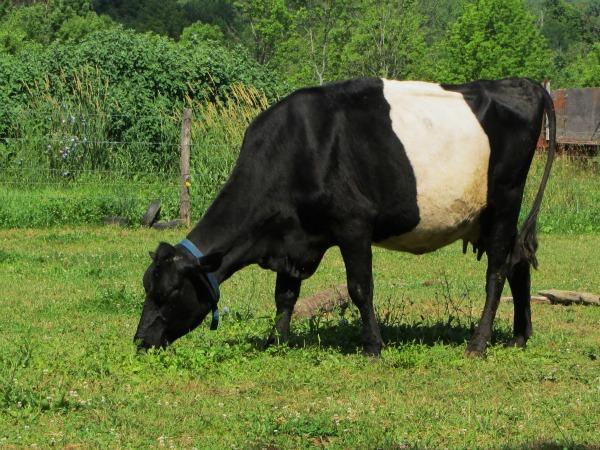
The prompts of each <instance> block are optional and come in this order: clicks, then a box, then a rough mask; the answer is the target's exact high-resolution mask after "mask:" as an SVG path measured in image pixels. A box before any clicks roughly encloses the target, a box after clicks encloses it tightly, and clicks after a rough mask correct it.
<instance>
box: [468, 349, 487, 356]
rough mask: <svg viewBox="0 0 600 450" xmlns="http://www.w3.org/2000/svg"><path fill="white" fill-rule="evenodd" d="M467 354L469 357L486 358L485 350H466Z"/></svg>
mask: <svg viewBox="0 0 600 450" xmlns="http://www.w3.org/2000/svg"><path fill="white" fill-rule="evenodd" d="M465 356H466V357H467V358H485V350H471V349H466V350H465Z"/></svg>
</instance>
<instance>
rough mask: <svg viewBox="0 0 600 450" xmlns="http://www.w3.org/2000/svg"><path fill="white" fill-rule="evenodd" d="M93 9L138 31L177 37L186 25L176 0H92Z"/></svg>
mask: <svg viewBox="0 0 600 450" xmlns="http://www.w3.org/2000/svg"><path fill="white" fill-rule="evenodd" d="M94 10H95V11H96V12H98V13H99V14H107V15H109V16H111V17H112V18H113V19H115V20H116V21H119V22H121V23H123V25H125V27H127V28H133V29H135V30H136V31H139V32H147V31H152V32H154V33H158V34H163V35H167V36H170V37H178V36H179V34H180V33H181V30H182V29H183V28H184V27H185V26H186V25H188V22H187V21H186V20H185V17H184V12H183V9H182V7H181V5H180V4H179V2H178V1H177V0H94Z"/></svg>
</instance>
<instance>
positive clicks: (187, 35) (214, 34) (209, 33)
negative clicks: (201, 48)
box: [179, 22, 226, 45]
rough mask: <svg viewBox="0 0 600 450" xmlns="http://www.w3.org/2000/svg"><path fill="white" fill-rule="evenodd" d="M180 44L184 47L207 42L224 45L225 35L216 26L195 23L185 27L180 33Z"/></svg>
mask: <svg viewBox="0 0 600 450" xmlns="http://www.w3.org/2000/svg"><path fill="white" fill-rule="evenodd" d="M179 40H180V42H181V43H182V44H186V45H195V44H199V43H204V42H207V41H213V42H218V43H220V44H221V45H225V43H226V40H225V35H224V34H223V32H222V31H221V29H220V28H219V27H218V26H217V25H211V24H208V23H202V22H196V23H193V24H192V25H190V26H189V27H186V28H184V29H183V31H182V32H181V37H180V39H179Z"/></svg>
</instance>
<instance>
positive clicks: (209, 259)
mask: <svg viewBox="0 0 600 450" xmlns="http://www.w3.org/2000/svg"><path fill="white" fill-rule="evenodd" d="M544 113H546V115H547V117H548V124H549V130H550V143H549V150H548V156H547V162H546V165H545V169H544V173H543V176H542V179H541V183H540V186H539V190H538V192H537V196H536V197H535V200H534V202H533V206H532V209H531V211H530V213H529V215H528V216H527V217H526V219H525V220H524V223H523V225H522V227H521V229H520V230H519V229H518V223H517V222H518V217H519V211H520V209H521V203H522V197H523V191H524V187H525V182H526V179H527V174H528V171H529V167H530V164H531V160H532V157H533V155H534V152H535V148H536V143H537V140H538V137H539V136H540V131H541V127H542V121H543V117H544ZM555 147H556V120H555V114H554V107H553V103H552V98H551V97H550V95H549V94H548V93H547V92H546V90H545V89H544V88H543V87H542V86H541V85H540V84H538V83H536V82H534V81H531V80H529V79H517V78H512V79H504V80H497V81H488V80H483V81H475V82H471V83H467V84H460V85H449V84H436V83H426V82H417V81H393V80H387V79H381V78H368V79H355V80H349V81H344V82H336V83H332V84H328V85H324V86H319V87H311V88H305V89H300V90H298V91H296V92H294V93H292V94H291V95H289V96H288V97H286V98H284V99H283V100H281V101H279V102H278V103H276V104H274V105H273V106H271V107H270V108H268V109H267V110H265V111H263V112H262V113H261V114H260V115H259V116H258V117H257V118H256V119H255V120H254V121H253V122H252V124H251V125H250V126H249V127H248V129H247V130H246V133H245V136H244V140H243V143H242V147H241V150H240V154H239V158H238V160H237V162H236V164H235V166H234V168H233V170H232V172H231V175H230V177H229V179H228V181H227V182H226V183H225V184H224V186H223V187H222V189H221V191H220V192H219V194H218V195H217V197H216V199H215V200H214V201H213V203H212V204H211V205H210V207H209V208H208V209H207V211H206V212H205V214H204V216H203V217H202V219H201V220H200V221H199V222H198V224H197V225H196V226H195V227H194V228H193V229H192V230H191V231H190V232H189V233H188V234H187V237H186V238H185V239H184V240H182V241H181V242H180V243H179V244H176V245H170V244H168V243H165V242H161V243H160V244H159V245H158V248H157V249H156V251H155V252H153V253H151V258H152V261H151V263H150V266H149V267H148V269H147V270H146V272H145V274H144V277H143V284H144V288H145V291H146V300H145V303H144V306H143V310H142V315H141V319H140V322H139V325H138V328H137V332H136V334H135V337H134V340H135V341H136V342H137V343H138V346H139V347H140V348H142V349H144V348H149V347H164V346H167V345H168V344H170V343H172V342H173V341H175V340H176V339H178V338H179V337H181V336H183V335H185V334H186V333H188V332H189V331H191V330H193V329H194V328H195V327H197V326H198V325H199V324H200V323H201V322H202V321H203V319H204V318H205V317H207V316H208V315H209V314H210V313H211V311H212V317H213V319H212V324H211V328H216V325H217V324H218V308H217V302H218V299H219V285H220V284H221V283H223V282H224V281H225V280H227V279H228V278H229V277H230V276H231V275H232V274H233V273H235V272H236V271H238V270H240V269H242V268H243V267H245V266H248V265H250V264H258V265H259V266H260V267H262V268H265V269H270V270H272V271H274V272H276V273H277V278H276V282H275V305H276V315H275V325H274V328H273V331H272V332H271V334H270V336H269V338H268V342H274V341H276V340H277V341H278V342H285V341H287V339H288V336H289V326H290V318H291V315H292V311H293V309H294V304H295V302H296V300H297V298H298V294H299V292H300V285H301V283H302V280H305V279H307V278H309V277H310V276H311V275H312V274H313V273H314V272H315V270H316V269H317V267H318V266H319V263H320V261H321V259H322V257H323V254H324V253H325V251H326V250H327V249H329V248H330V247H333V246H337V247H339V250H340V252H341V256H342V259H343V261H344V265H345V269H346V277H347V285H348V292H349V294H350V297H351V299H352V301H353V303H354V304H355V305H356V306H357V308H358V310H359V312H360V317H361V321H362V344H363V351H364V353H365V354H366V355H373V356H377V355H379V354H380V352H381V348H382V344H383V341H382V339H381V334H380V330H379V325H378V323H377V320H376V316H375V311H374V308H373V275H372V246H373V245H375V246H379V247H383V248H386V249H391V250H397V251H404V252H410V253H413V254H423V253H427V252H431V251H434V250H436V249H438V248H440V247H443V246H445V245H448V244H450V243H452V242H454V241H457V240H463V243H464V245H463V251H465V250H466V245H467V244H468V243H471V244H472V245H473V249H474V251H476V252H477V258H478V259H481V257H482V255H483V254H487V273H486V288H485V289H486V297H485V306H484V308H483V312H482V315H481V319H480V321H479V324H478V326H477V328H476V330H475V332H474V334H473V336H472V338H471V339H470V341H469V343H468V345H467V348H466V354H467V355H472V356H479V355H483V354H484V352H485V348H486V345H487V343H488V341H489V340H490V337H491V334H492V325H493V321H494V317H495V314H496V310H497V308H498V303H499V299H500V294H501V292H502V289H503V286H504V283H505V280H506V279H507V278H508V282H509V285H510V288H511V290H512V293H513V298H514V333H513V334H514V337H513V338H512V340H510V342H508V343H507V345H511V346H518V347H524V346H525V344H526V342H527V339H528V338H529V337H530V335H531V333H532V326H531V309H530V268H531V266H532V265H533V266H534V267H536V268H537V259H536V249H537V239H536V222H537V217H538V213H539V210H540V204H541V201H542V196H543V193H544V189H545V186H546V183H547V180H548V177H549V174H550V169H551V166H552V161H553V159H554V154H555Z"/></svg>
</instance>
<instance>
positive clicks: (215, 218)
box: [187, 192, 270, 283]
mask: <svg viewBox="0 0 600 450" xmlns="http://www.w3.org/2000/svg"><path fill="white" fill-rule="evenodd" d="M269 219H270V216H269V213H268V212H267V211H265V210H264V208H256V207H254V206H253V205H252V204H250V203H249V202H247V201H246V202H244V201H235V200H234V199H233V198H231V197H230V196H228V194H227V192H222V193H221V195H219V197H218V198H217V199H216V200H215V202H213V204H212V205H211V206H210V208H209V209H208V210H207V212H206V213H205V214H204V216H203V217H202V219H201V220H200V222H198V224H197V225H196V226H195V227H194V228H193V229H192V231H190V233H189V234H188V236H187V238H188V239H189V240H191V241H192V242H193V243H194V244H195V245H196V246H197V247H198V248H199V249H200V250H201V251H202V252H203V253H204V254H205V255H208V254H212V253H221V254H222V255H223V262H222V264H221V266H220V267H219V269H218V270H217V271H216V272H215V276H216V278H217V280H218V282H219V283H221V282H222V281H224V280H225V279H227V278H229V277H230V276H231V275H233V274H234V273H235V272H236V271H238V270H240V269H241V268H243V267H245V266H247V265H249V264H252V263H256V262H258V261H259V260H260V257H261V253H260V247H261V246H260V245H257V244H258V243H259V241H260V238H261V236H262V234H263V231H262V230H263V229H264V227H265V225H267V224H268V222H269Z"/></svg>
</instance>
